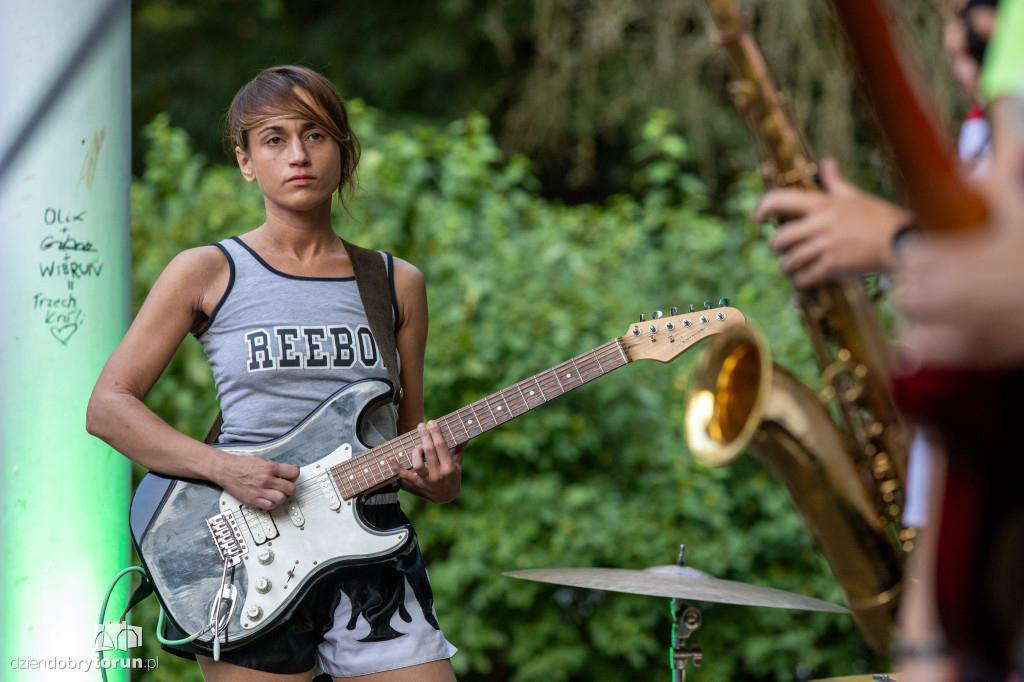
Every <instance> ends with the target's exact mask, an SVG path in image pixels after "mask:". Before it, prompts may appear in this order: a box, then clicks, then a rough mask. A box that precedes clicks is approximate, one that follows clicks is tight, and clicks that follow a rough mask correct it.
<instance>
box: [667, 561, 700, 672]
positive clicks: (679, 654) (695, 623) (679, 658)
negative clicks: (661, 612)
mask: <svg viewBox="0 0 1024 682" xmlns="http://www.w3.org/2000/svg"><path fill="white" fill-rule="evenodd" d="M685 549H686V546H685V545H679V558H678V559H676V565H677V566H682V565H683V551H684V550H685ZM671 612H672V682H683V681H684V680H685V679H686V664H687V663H688V662H689V661H693V667H694V668H699V667H700V665H701V663H702V662H703V660H704V653H703V652H702V651H701V648H700V644H698V643H697V642H694V643H693V644H692V645H690V646H688V645H687V643H686V641H687V640H688V639H689V637H690V635H692V634H693V633H694V631H695V630H696V629H697V628H699V627H700V626H701V623H702V622H703V620H704V618H703V616H701V613H700V609H698V608H697V607H696V606H689V605H687V604H685V603H683V600H682V599H679V598H677V597H674V598H673V599H672V603H671Z"/></svg>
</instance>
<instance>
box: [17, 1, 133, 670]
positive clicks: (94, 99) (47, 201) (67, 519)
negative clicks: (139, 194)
mask: <svg viewBox="0 0 1024 682" xmlns="http://www.w3.org/2000/svg"><path fill="white" fill-rule="evenodd" d="M106 4H107V3H106V2H103V1H100V0H80V1H78V2H74V3H71V2H66V1H61V0H38V1H37V2H33V3H21V4H15V5H12V6H11V7H9V8H8V9H9V11H5V17H4V21H3V27H2V28H0V61H2V62H3V63H4V64H5V68H6V69H8V73H9V74H16V76H12V79H11V80H12V81H14V82H13V83H12V85H11V89H10V92H9V93H8V94H10V97H9V98H7V101H6V103H5V104H3V105H2V107H0V115H3V117H4V120H6V121H9V122H11V121H16V122H20V121H21V120H22V118H23V117H24V115H25V112H26V111H27V110H28V106H29V105H31V104H33V103H34V102H35V101H36V100H37V99H38V97H39V96H40V94H41V92H42V88H44V87H46V85H48V84H49V83H50V82H51V81H52V79H53V77H54V75H55V74H56V73H57V70H58V69H59V68H60V66H61V65H62V63H63V61H64V60H66V59H67V58H68V56H69V53H70V51H71V50H72V49H73V48H74V47H75V46H76V45H77V44H78V42H79V41H80V40H81V38H82V37H83V36H82V32H83V29H82V28H81V27H83V26H88V25H89V24H90V23H92V17H94V16H96V15H97V14H98V13H99V11H100V10H101V9H102V7H103V6H105V5H106ZM39 45H49V46H51V48H52V49H48V50H39V49H33V47H32V46H36V47H38V46H39ZM64 51H66V52H64ZM129 63H130V57H129V21H128V7H127V5H126V6H125V8H124V11H123V12H122V13H121V16H119V18H118V20H117V21H116V25H114V26H112V27H111V28H110V29H109V30H108V31H106V33H105V34H104V36H103V38H102V41H101V44H100V45H99V47H98V49H97V50H96V51H95V52H94V53H93V54H92V55H91V56H90V57H89V58H88V59H87V60H85V61H84V62H83V64H82V68H81V69H80V70H79V72H78V73H77V75H76V76H75V78H74V79H73V81H72V82H71V83H70V84H69V85H68V86H67V88H66V89H65V90H64V91H62V92H61V94H60V98H59V99H58V100H57V102H56V104H55V107H54V108H53V110H52V111H51V113H50V114H49V115H48V116H47V117H46V118H45V119H44V120H42V121H39V124H38V125H37V126H36V127H35V128H34V130H33V132H32V138H31V141H30V142H29V144H28V145H27V146H26V147H25V149H24V150H23V152H22V154H21V156H20V158H19V159H18V160H17V161H16V163H15V164H14V165H13V166H12V167H11V168H10V169H6V170H4V169H0V170H3V173H4V174H3V176H2V178H0V231H2V244H3V248H2V250H0V278H2V281H3V284H2V289H0V291H2V294H0V379H2V382H3V383H2V388H3V390H2V391H0V448H2V449H0V518H2V520H3V523H2V530H0V556H2V561H3V563H2V568H0V665H2V666H3V668H2V672H0V678H2V679H4V680H33V681H35V680H47V679H61V680H67V679H78V680H86V679H89V680H93V679H99V676H98V673H97V672H96V660H97V656H96V653H95V645H94V638H95V636H96V624H97V621H98V619H99V610H100V605H101V603H102V601H103V596H104V594H105V593H106V590H107V587H108V586H109V584H110V581H111V579H112V578H113V577H114V576H115V575H116V574H117V572H118V571H119V570H120V569H122V568H124V567H125V566H126V565H128V563H129V561H130V554H129V543H128V532H127V507H128V500H129V495H130V488H131V481H130V469H129V465H128V462H127V460H125V459H124V458H123V457H122V456H121V455H119V454H117V453H116V452H113V451H112V450H111V449H110V448H109V447H107V446H106V445H105V444H103V443H102V442H100V441H98V440H96V439H95V438H92V437H91V436H89V435H88V434H87V433H86V432H85V406H86V403H87V401H88V398H89V393H90V391H91V389H92V385H93V383H94V382H95V380H96V377H97V375H98V374H99V370H100V368H101V367H102V365H103V363H104V362H105V360H106V358H107V356H108V355H109V354H110V352H111V351H112V350H113V348H114V346H115V345H116V344H117V342H118V341H119V340H120V338H121V336H122V334H123V333H124V331H125V328H126V325H127V322H128V319H129V315H130V310H129V295H128V293H129V289H128V287H129V282H130V279H129V248H128V238H129V227H128V226H129V206H128V188H129V180H130V176H129V173H130V146H129V144H130V143H129V139H130V127H129V124H130V119H129V101H130V100H129ZM5 87H6V86H5ZM5 97H6V96H5ZM15 128H16V127H15V126H14V125H11V126H9V127H7V128H5V132H4V133H3V134H4V135H9V134H12V133H13V132H14V130H15ZM127 598H128V583H127V581H124V582H122V586H121V588H120V589H119V590H117V591H116V592H115V593H114V595H113V596H112V598H111V608H110V609H109V611H108V615H107V618H108V619H109V620H117V619H118V618H119V617H120V613H121V610H122V609H123V608H124V605H125V604H126V602H127ZM136 651H138V650H136ZM122 655H124V654H122ZM127 655H128V656H131V655H132V653H131V650H129V651H128V653H127ZM136 655H138V654H137V653H136ZM87 666H88V667H91V669H92V671H91V672H90V673H89V675H88V676H85V677H82V676H75V675H73V671H74V670H79V671H81V670H84V669H87ZM69 675H70V677H69ZM108 678H109V679H110V680H127V679H128V674H127V671H123V672H118V671H115V670H111V671H110V674H109V675H108Z"/></svg>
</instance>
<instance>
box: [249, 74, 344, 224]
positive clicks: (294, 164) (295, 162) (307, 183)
mask: <svg viewBox="0 0 1024 682" xmlns="http://www.w3.org/2000/svg"><path fill="white" fill-rule="evenodd" d="M298 94H299V96H300V97H302V98H303V99H304V100H306V102H307V104H309V103H310V101H309V98H308V95H306V93H304V92H302V91H299V93H298ZM248 143H249V149H248V150H243V149H241V148H240V147H236V148H235V155H236V157H237V158H238V165H239V168H240V169H241V171H242V175H243V176H244V177H245V179H246V180H248V181H249V182H253V181H255V182H256V183H257V184H258V185H259V187H260V191H261V192H263V197H264V199H265V200H266V202H267V204H268V210H269V209H270V208H271V204H273V205H274V206H277V207H280V208H282V209H285V210H289V211H307V210H311V209H314V208H319V207H321V206H322V205H323V204H324V203H325V202H326V203H327V204H328V207H329V205H330V202H331V196H332V195H333V193H334V192H335V191H336V190H337V189H338V185H339V183H340V182H341V148H340V147H339V146H338V143H337V142H335V141H334V139H333V138H331V137H330V136H329V135H328V134H327V131H326V130H324V129H323V128H322V127H321V126H318V125H317V124H316V123H314V122H312V121H307V120H305V119H301V118H296V117H292V116H290V115H287V114H282V115H281V116H275V115H273V114H270V115H269V116H268V117H267V118H266V119H265V120H263V121H261V122H260V123H258V124H257V125H256V126H254V127H253V128H252V129H251V130H249V131H248Z"/></svg>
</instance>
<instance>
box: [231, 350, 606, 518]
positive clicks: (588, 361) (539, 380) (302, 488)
mask: <svg viewBox="0 0 1024 682" xmlns="http://www.w3.org/2000/svg"><path fill="white" fill-rule="evenodd" d="M621 353H622V351H621V348H620V347H619V343H618V340H617V339H616V340H613V341H610V342H608V343H606V344H604V345H602V346H599V347H598V348H595V349H594V350H592V351H590V352H588V353H584V354H583V355H581V356H578V357H576V358H571V359H569V360H566V361H564V362H562V363H559V364H558V365H555V366H554V367H551V368H549V369H547V370H545V371H543V372H539V373H537V374H535V375H534V376H532V377H529V378H527V379H523V380H522V381H519V382H517V383H515V384H513V385H511V386H509V387H507V388H505V389H503V390H501V391H498V392H496V393H493V394H491V395H489V396H486V397H484V398H481V399H479V400H477V401H474V402H473V403H470V404H469V405H467V406H465V407H463V408H460V409H459V410H456V411H455V412H454V413H452V414H449V415H444V416H443V417H440V418H439V419H438V421H439V422H443V423H442V424H441V425H442V427H443V428H445V429H446V430H447V431H448V432H449V434H452V435H453V437H454V434H453V431H452V427H451V423H450V422H451V421H452V418H453V417H455V416H459V419H458V420H457V421H458V423H459V424H460V426H462V428H463V431H464V432H465V433H466V435H467V436H468V438H467V441H468V440H469V439H471V438H472V437H474V436H473V435H472V434H470V431H469V429H467V428H466V425H465V423H464V422H465V418H464V413H466V412H469V413H470V414H472V415H473V417H471V419H475V420H477V422H479V421H480V420H479V417H478V414H479V411H480V410H481V409H482V408H484V407H486V408H487V412H486V415H487V416H488V417H489V420H487V419H486V418H485V421H484V424H485V425H486V424H491V425H490V426H487V428H485V429H483V430H481V431H480V432H479V433H477V434H475V435H480V434H482V433H484V432H486V431H488V430H490V429H493V428H496V427H497V426H500V425H502V424H504V423H505V422H508V421H511V420H512V419H514V418H516V417H519V416H521V415H523V414H525V413H526V412H528V411H530V410H532V409H534V407H538V406H540V405H542V404H544V403H546V402H548V401H549V400H553V399H554V398H557V397H559V396H561V395H564V394H565V393H568V392H569V391H571V390H573V389H575V388H578V387H580V386H582V385H583V384H585V383H589V382H590V381H593V380H594V379H597V378H599V377H601V376H603V375H604V374H606V373H608V372H610V371H611V370H612V369H617V368H618V367H621V366H623V365H624V364H626V360H625V359H624V358H623V357H622V355H621ZM602 355H603V356H604V357H605V360H611V359H613V358H614V359H615V361H616V362H615V363H614V366H612V367H611V368H610V369H605V368H604V364H603V363H602V362H601V359H602ZM570 366H571V368H572V371H567V370H569V368H570ZM563 372H566V376H565V378H566V379H571V381H567V382H566V384H563V383H562V380H561V379H560V378H559V375H560V374H562V373H563ZM531 383H532V384H533V385H535V386H536V387H537V389H538V390H540V392H541V398H540V400H539V401H538V402H537V403H536V404H535V405H531V404H530V400H529V399H528V398H527V397H526V395H525V394H524V393H523V389H524V388H528V386H529V384H531ZM566 385H568V386H569V388H566V387H565V386H566ZM556 387H557V390H555V389H556ZM545 389H547V390H545ZM516 391H518V393H519V399H518V400H516V396H515V392H516ZM548 393H551V394H552V397H551V398H547V397H546V395H547V394H548ZM510 398H511V399H512V401H513V403H515V404H516V405H519V404H521V405H522V409H521V411H519V412H517V411H516V408H513V407H512V406H511V405H510V404H509V400H510ZM498 402H500V403H501V404H502V405H503V406H504V408H505V410H507V412H506V414H510V415H511V416H508V417H507V418H506V419H504V420H502V419H501V417H504V416H505V415H500V416H498V415H495V412H494V409H492V407H491V405H492V403H493V404H494V405H495V407H497V408H498V409H499V410H500V409H501V406H499V405H498ZM396 441H401V443H397V444H396ZM418 441H419V433H418V432H416V431H410V432H408V433H405V434H402V435H401V436H398V437H396V438H394V439H392V440H390V441H388V442H387V443H382V444H381V445H378V446H375V447H373V448H370V449H368V450H365V451H364V452H362V453H359V455H355V456H354V457H353V458H352V459H350V460H346V461H344V462H341V463H339V464H338V465H336V467H334V468H336V469H339V470H343V471H339V473H349V474H350V475H353V474H358V475H359V476H358V477H359V479H360V480H361V482H362V484H364V485H365V484H367V483H370V484H371V485H373V484H377V483H381V482H383V481H385V480H387V479H388V478H391V477H392V476H397V474H395V473H394V472H392V471H391V470H390V465H389V464H387V461H388V459H389V457H388V456H387V455H384V454H383V452H382V451H383V449H385V448H387V449H390V450H391V456H394V457H396V458H397V459H398V460H399V463H400V464H402V465H403V466H405V463H404V462H403V461H402V460H403V459H405V460H407V461H408V466H407V468H411V455H406V454H405V453H406V451H411V450H412V449H414V447H415V445H416V444H418ZM399 446H400V447H399ZM410 446H411V447H410ZM378 449H379V450H381V453H380V454H381V456H382V459H381V460H380V461H379V462H378V463H376V464H371V463H369V462H364V461H356V458H357V457H360V456H362V457H361V460H369V459H370V457H369V454H370V453H372V452H373V451H374V450H378ZM396 449H398V450H399V455H395V454H394V453H395V450H396ZM376 457H377V455H376V454H374V457H373V458H374V459H376ZM385 466H386V467H387V469H386V470H385V469H384V467H385ZM353 467H362V471H361V472H356V471H354V468H353ZM372 467H378V468H379V469H380V471H378V472H377V474H375V475H376V476H379V475H382V474H385V473H386V474H387V475H385V476H384V477H383V478H382V479H379V480H378V479H376V478H372V479H371V478H367V474H370V470H371V468H372ZM331 474H332V471H331V469H328V470H326V471H325V472H324V474H317V475H315V476H313V477H311V478H310V479H309V480H307V481H306V482H305V483H302V484H300V485H299V486H297V487H296V490H295V492H294V493H292V495H290V496H289V497H290V498H291V503H292V504H297V505H298V506H299V508H300V512H301V507H302V506H303V505H305V506H306V507H307V511H308V510H309V508H310V506H311V505H310V504H309V503H310V501H311V500H313V499H315V498H319V497H322V496H324V497H325V494H324V491H323V490H322V487H321V486H322V484H321V482H320V480H319V479H320V478H321V476H323V475H327V476H331ZM335 482H336V483H337V481H335ZM339 487H340V486H339ZM332 492H333V491H332ZM342 494H343V495H344V491H342ZM325 499H326V497H325ZM232 515H233V516H234V512H232ZM241 516H242V517H243V520H244V514H241ZM236 519H237V517H236ZM240 526H244V527H245V529H246V531H247V532H250V533H251V531H250V530H249V529H248V522H247V521H243V523H241V524H240Z"/></svg>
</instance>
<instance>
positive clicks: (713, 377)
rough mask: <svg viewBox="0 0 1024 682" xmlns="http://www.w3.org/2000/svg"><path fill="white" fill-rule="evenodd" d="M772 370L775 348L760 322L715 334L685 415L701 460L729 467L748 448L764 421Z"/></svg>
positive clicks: (693, 383)
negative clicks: (759, 327) (771, 345)
mask: <svg viewBox="0 0 1024 682" xmlns="http://www.w3.org/2000/svg"><path fill="white" fill-rule="evenodd" d="M771 372H772V362H771V352H770V351H769V350H768V343H767V342H766V341H765V338H764V334H763V333H762V332H761V331H760V330H759V329H758V328H757V327H754V326H751V325H747V326H742V327H735V328H733V329H732V330H730V331H729V332H728V333H726V334H722V335H719V336H718V337H716V338H715V339H713V342H712V344H711V345H710V346H708V347H707V349H706V350H705V351H704V353H703V354H702V355H701V357H700V360H699V361H698V365H697V369H696V372H695V373H694V376H693V378H692V379H691V380H690V383H689V388H688V390H687V398H686V403H685V411H684V417H683V418H684V420H685V425H686V442H687V444H688V445H689V447H690V452H692V453H693V456H694V457H695V458H696V459H697V461H699V462H701V463H702V464H706V465H708V466H713V467H720V466H725V465H727V464H730V463H731V462H732V461H733V460H734V459H736V457H738V456H739V455H740V454H741V453H742V452H743V450H744V449H746V447H747V445H748V444H749V442H750V440H751V438H752V437H753V436H754V432H755V431H756V430H757V429H758V427H759V425H760V422H761V414H762V413H763V412H764V408H765V404H766V402H767V400H768V395H769V392H770V388H771Z"/></svg>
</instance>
